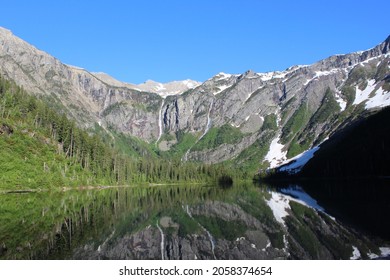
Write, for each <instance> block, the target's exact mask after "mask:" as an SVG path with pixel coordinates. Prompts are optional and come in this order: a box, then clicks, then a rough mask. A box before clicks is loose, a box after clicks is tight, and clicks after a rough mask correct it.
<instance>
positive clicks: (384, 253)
mask: <svg viewBox="0 0 390 280" xmlns="http://www.w3.org/2000/svg"><path fill="white" fill-rule="evenodd" d="M379 250H380V251H381V254H380V256H378V255H377V254H374V253H368V254H367V256H368V257H369V258H370V259H376V258H379V257H388V256H390V247H380V248H379Z"/></svg>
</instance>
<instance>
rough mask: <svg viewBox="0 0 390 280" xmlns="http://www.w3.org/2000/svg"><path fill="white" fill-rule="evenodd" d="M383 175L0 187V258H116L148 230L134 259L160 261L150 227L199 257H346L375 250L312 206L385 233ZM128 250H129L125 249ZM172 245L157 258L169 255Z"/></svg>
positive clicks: (388, 191) (386, 203) (386, 194)
mask: <svg viewBox="0 0 390 280" xmlns="http://www.w3.org/2000/svg"><path fill="white" fill-rule="evenodd" d="M388 182H389V181H386V180H380V181H378V182H374V181H367V182H362V181H359V182H354V181H345V182H340V181H302V182H299V183H297V182H294V183H292V182H285V181H284V182H278V183H274V184H261V185H260V186H254V185H252V184H248V185H233V186H230V185H229V186H228V187H225V186H216V185H215V186H199V185H192V186H179V185H175V186H162V185H159V186H140V187H118V188H107V189H92V190H71V191H66V192H41V193H11V194H3V195H0V213H1V215H0V259H69V258H70V259H72V258H81V259H99V258H101V257H106V258H114V259H118V258H122V255H121V252H122V251H123V250H124V247H123V246H129V240H133V241H134V240H135V239H137V238H144V237H142V236H148V237H147V238H146V237H145V238H144V239H142V242H141V243H140V244H144V245H143V246H144V247H145V248H142V249H143V251H142V250H141V251H142V252H154V253H153V255H145V256H143V255H140V256H138V257H144V258H145V259H147V258H161V257H162V256H164V252H159V251H158V250H159V248H160V246H159V244H157V245H156V244H155V243H156V242H157V243H158V242H159V241H158V239H159V238H160V237H159V236H160V232H159V231H158V227H159V225H160V226H161V228H162V230H163V231H164V236H165V238H166V240H165V242H166V243H164V244H165V245H168V244H170V245H169V246H175V244H176V243H177V244H187V245H188V244H195V243H196V244H197V245H191V246H194V247H189V249H191V250H194V251H196V252H198V256H199V257H204V258H219V259H224V258H226V259H240V258H244V257H245V258H249V259H261V258H266V259H272V258H278V257H280V258H300V259H305V258H328V257H329V258H331V257H333V258H345V259H348V258H349V256H350V255H351V252H352V247H351V246H358V247H359V249H360V250H361V252H362V255H363V256H365V257H367V256H368V255H367V254H368V253H369V252H370V251H371V252H372V251H373V250H374V249H373V246H371V245H369V246H368V245H367V246H366V245H364V244H365V242H368V243H370V240H367V239H366V238H365V237H364V238H361V239H359V238H360V236H356V235H355V234H354V233H349V232H346V231H345V228H343V227H342V226H341V225H338V224H335V223H332V221H330V219H328V218H327V215H326V214H324V213H321V212H326V213H328V214H330V215H331V216H333V217H335V218H336V219H337V220H338V221H342V222H343V223H346V224H348V225H350V226H351V227H352V228H356V229H358V230H359V229H362V230H363V232H367V233H369V234H370V235H372V236H381V237H382V238H384V239H385V240H389V239H390V238H389V237H390V234H389V232H390V225H389V224H390V221H389V219H386V214H387V213H388V212H389V210H390V209H389V208H390V205H389V197H390V188H389V187H388V186H389V185H388ZM275 190H277V191H279V192H280V193H282V194H283V195H280V194H277V193H275ZM286 196H290V197H293V198H294V199H295V200H294V201H292V200H291V199H288V198H286ZM271 200H272V203H276V204H273V206H274V207H275V208H272V207H271V206H270V201H271ZM297 201H302V202H303V203H301V204H299V203H300V202H298V203H296V202H297ZM289 202H291V203H290V204H289ZM277 203H281V204H280V205H279V204H277ZM304 205H307V206H309V207H306V206H304ZM286 208H289V209H287V210H288V211H286ZM313 209H315V210H313ZM317 212H318V214H317ZM277 215H282V216H283V220H277V219H276V216H277ZM321 220H322V221H325V222H326V223H327V224H328V230H333V231H332V234H331V236H325V235H324V233H326V231H324V230H322V227H321V225H323V224H324V223H319V222H318V221H321ZM205 232H207V234H206V233H205ZM145 234H146V235H145ZM156 234H157V236H156ZM335 234H336V235H337V238H336V237H335V236H336V235H335ZM132 238H133V239H132ZM308 238H309V239H308ZM335 238H336V239H335ZM137 240H139V239H137ZM202 240H203V241H202ZM211 240H215V244H214V245H213V246H215V248H216V249H215V254H214V249H213V250H212V254H213V255H210V254H211V253H210V252H208V251H207V248H208V247H210V241H211ZM346 240H347V241H348V240H349V241H348V242H347V241H346ZM149 241H150V242H149ZM217 241H218V242H217ZM121 242H124V243H123V244H122V243H121ZM137 242H138V241H137ZM153 242H154V243H153ZM180 242H182V243H180ZM313 242H314V243H313ZM149 243H150V246H149V245H148V246H146V245H145V244H149ZM211 243H214V241H213V242H211ZM298 243H300V245H296V244H298ZM347 243H348V244H347ZM288 244H289V245H288ZM294 244H295V245H294ZM313 244H316V247H313ZM335 244H336V245H335ZM340 244H344V245H345V246H344V247H346V248H344V249H345V250H344V252H341V253H339V252H338V251H337V250H339V249H338V248H339V247H340V246H341V245H340ZM346 244H347V245H348V246H347V245H346ZM122 245H123V246H122ZM133 245H134V246H135V247H134V248H136V247H137V246H138V247H139V244H138V243H134V244H133ZM133 245H132V246H133ZM180 246H181V245H180ZM188 246H190V245H188ZM196 246H197V247H196ZM213 246H211V247H210V248H209V249H210V250H211V248H213ZM237 246H238V247H237ZM294 246H295V247H294ZM347 247H348V248H347ZM134 248H133V247H131V248H130V247H129V248H128V253H129V254H132V253H133V252H134ZM156 248H157V249H156ZM172 248H173V247H172ZM172 248H169V250H168V252H167V253H166V254H165V256H164V258H165V257H166V258H169V257H170V256H171V253H172V252H173V251H172ZM200 248H203V249H202V250H200ZM234 248H241V249H240V250H238V251H237V249H235V250H236V251H234V250H233V249H234ZM187 249H188V248H187ZM198 249H199V250H198ZM148 250H149V251H148ZM156 250H157V251H156ZM210 250H209V251H210ZM287 250H289V251H287ZM298 251H299V252H300V253H299V254H296V255H294V252H298ZM75 252H77V254H75ZM183 252H184V251H183ZM191 252H192V251H191ZM364 252H366V255H364ZM290 253H291V255H290ZM112 254H114V255H112ZM187 256H189V255H188V254H187ZM132 257H134V258H136V257H137V256H132ZM192 257H193V255H192ZM138 259H140V258H138Z"/></svg>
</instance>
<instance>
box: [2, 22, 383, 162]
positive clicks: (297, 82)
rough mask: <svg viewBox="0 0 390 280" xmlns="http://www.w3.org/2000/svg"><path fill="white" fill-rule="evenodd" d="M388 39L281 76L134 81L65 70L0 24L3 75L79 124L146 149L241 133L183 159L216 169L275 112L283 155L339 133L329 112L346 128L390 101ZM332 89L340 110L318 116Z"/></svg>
mask: <svg viewBox="0 0 390 280" xmlns="http://www.w3.org/2000/svg"><path fill="white" fill-rule="evenodd" d="M389 40H390V39H389V38H387V40H386V41H384V42H383V43H382V44H380V45H378V46H376V47H374V48H372V49H370V50H367V51H364V52H356V53H351V54H345V55H335V56H331V57H329V58H327V59H324V60H321V61H319V62H317V63H315V64H313V65H300V66H293V67H290V68H288V69H286V70H285V71H275V72H268V73H255V72H253V71H247V72H245V73H243V74H241V75H231V74H225V73H219V74H217V75H216V76H214V77H212V78H210V79H209V80H207V81H205V82H204V83H202V84H200V83H197V82H194V81H191V80H186V81H181V82H172V83H168V84H161V83H156V82H153V81H147V82H146V83H144V84H141V85H132V84H128V83H123V82H120V81H117V80H115V79H114V78H112V77H110V76H108V75H107V74H103V73H90V72H88V71H87V70H85V69H80V68H77V67H73V66H69V65H65V64H63V63H61V62H60V61H59V60H57V59H56V58H54V57H52V56H50V55H49V54H47V53H45V52H43V51H40V50H38V49H36V48H35V47H33V46H31V45H29V44H28V43H26V42H24V41H23V40H21V39H19V38H17V37H16V36H14V35H13V34H12V33H11V32H10V31H8V30H5V29H3V28H0V61H1V64H0V73H1V75H4V76H6V77H8V78H9V79H12V80H14V81H15V82H16V83H17V84H19V85H20V86H23V87H24V88H25V89H27V90H28V91H30V92H31V93H34V94H40V95H44V96H46V97H50V100H51V101H53V102H57V103H59V104H61V105H63V110H64V111H65V112H67V113H68V114H69V115H71V116H72V117H73V118H74V119H75V120H76V121H77V122H78V124H79V125H81V126H87V127H93V126H94V125H95V124H99V125H101V126H103V127H104V128H106V129H107V128H108V127H109V128H110V129H114V130H117V131H119V132H123V133H125V134H128V135H131V136H135V137H138V138H140V139H142V140H144V141H146V142H149V143H150V142H158V141H159V140H160V139H162V136H163V135H164V134H165V135H171V136H173V137H176V135H177V134H178V133H180V134H186V133H190V134H192V135H193V136H195V137H196V138H197V139H198V141H200V140H201V138H202V137H203V136H204V135H205V134H206V133H207V132H208V131H209V129H210V128H212V127H216V128H218V127H221V126H223V125H226V124H229V125H231V126H233V127H237V128H239V129H240V130H241V132H242V133H243V134H244V136H245V137H243V140H242V141H241V142H240V143H239V144H238V145H233V146H232V145H229V144H228V143H221V145H219V147H212V148H210V147H206V148H205V149H204V150H202V151H198V150H191V149H189V150H188V151H187V153H186V157H185V159H187V160H195V161H204V162H209V163H213V162H220V161H225V160H228V159H233V158H234V157H236V156H238V155H239V154H240V153H241V152H242V151H244V150H245V149H246V148H248V147H249V146H251V145H252V144H253V142H254V140H256V139H257V140H259V141H260V142H261V141H262V138H261V137H262V135H263V134H262V133H261V132H262V126H263V121H264V119H265V118H266V117H267V116H269V115H271V114H274V115H276V116H277V126H276V127H273V128H272V129H273V130H274V135H275V137H278V135H281V136H282V138H281V139H280V141H281V142H280V144H282V145H283V150H284V151H285V152H287V151H289V150H290V149H291V147H294V149H295V151H298V150H299V151H301V150H304V149H308V148H310V147H312V146H313V144H314V143H315V144H318V143H319V142H321V141H322V139H325V138H326V137H327V136H328V135H329V134H331V133H332V132H333V131H335V130H337V128H338V126H339V125H340V123H339V122H337V121H334V120H332V119H331V118H330V116H331V115H336V116H337V115H338V114H340V115H342V116H341V117H340V119H341V118H343V119H342V120H341V122H342V121H343V120H344V119H348V117H349V116H350V115H352V114H356V112H355V110H354V109H353V108H355V107H358V105H359V104H361V105H362V106H363V107H364V104H365V102H367V100H371V101H372V102H371V103H370V105H369V106H368V105H367V106H366V108H365V109H371V108H373V107H378V106H387V105H389V104H388V103H389V102H387V101H386V100H388V99H389V95H390V93H389V92H390V90H389V88H390V86H389V79H388V78H386V77H388V75H389V67H388V65H389V59H390V57H389V49H390V48H389ZM370 80H372V81H374V82H373V83H374V84H373V85H371V86H372V89H371V91H370V92H369V93H367V94H366V95H364V96H359V98H360V99H359V98H358V99H357V97H356V96H357V94H360V93H361V91H363V92H364V90H365V89H366V88H367V81H370ZM358 89H359V90H360V91H357V90H358ZM328 90H329V91H330V92H331V96H332V98H333V99H334V100H336V101H337V103H338V104H339V108H338V109H337V111H335V110H333V111H332V112H331V113H329V112H328V111H326V110H325V112H321V111H320V112H319V113H322V114H328V115H327V116H326V117H323V116H322V117H321V118H317V119H316V120H313V119H312V117H313V116H314V115H315V114H316V113H317V112H318V111H319V110H320V108H321V106H322V104H323V102H324V100H325V99H324V97H325V94H326V92H327V91H328ZM367 91H368V89H367ZM377 100H379V101H378V102H376V101H377ZM381 100H384V102H382V105H381ZM358 101H359V102H358ZM375 102H376V103H375ZM349 107H351V108H352V109H350V110H346V109H348V108H349ZM302 108H304V110H303V109H302ZM300 109H301V111H299V110H300ZM302 110H303V111H304V112H302ZM319 113H318V114H319ZM314 121H316V122H319V123H315V124H314V123H313V122H314ZM268 129H269V128H268ZM286 131H288V133H286ZM282 132H283V134H282ZM287 135H288V137H287ZM275 139H276V138H275ZM164 141H165V140H164ZM170 141H171V142H170V143H171V144H169V145H168V144H167V143H164V144H163V145H161V147H163V149H164V150H169V149H170V148H171V146H172V145H174V143H178V142H179V141H180V139H173V140H170ZM179 144H180V143H179ZM157 146H158V145H157ZM298 146H299V149H298V148H297V147H298ZM232 151H233V152H232ZM288 155H289V156H292V155H294V151H290V153H288ZM261 160H262V159H259V162H261Z"/></svg>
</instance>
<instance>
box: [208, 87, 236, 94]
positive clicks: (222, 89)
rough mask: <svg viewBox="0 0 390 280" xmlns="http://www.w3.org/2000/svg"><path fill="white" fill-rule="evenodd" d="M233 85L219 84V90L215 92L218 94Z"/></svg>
mask: <svg viewBox="0 0 390 280" xmlns="http://www.w3.org/2000/svg"><path fill="white" fill-rule="evenodd" d="M231 86H232V85H223V86H219V87H217V88H218V90H216V91H214V92H213V94H214V95H217V94H219V93H221V92H223V91H224V90H225V89H227V88H230V87H231Z"/></svg>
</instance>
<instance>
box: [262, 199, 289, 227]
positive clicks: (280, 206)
mask: <svg viewBox="0 0 390 280" xmlns="http://www.w3.org/2000/svg"><path fill="white" fill-rule="evenodd" d="M271 195H272V197H271V199H270V200H268V201H267V204H268V206H269V207H270V208H271V210H272V213H273V214H274V217H275V219H276V220H277V221H278V222H279V223H281V224H283V225H284V226H285V225H286V224H285V222H284V219H283V218H284V217H286V216H288V212H287V209H291V208H290V200H289V199H288V198H287V197H286V196H285V195H283V194H281V193H277V192H271Z"/></svg>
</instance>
